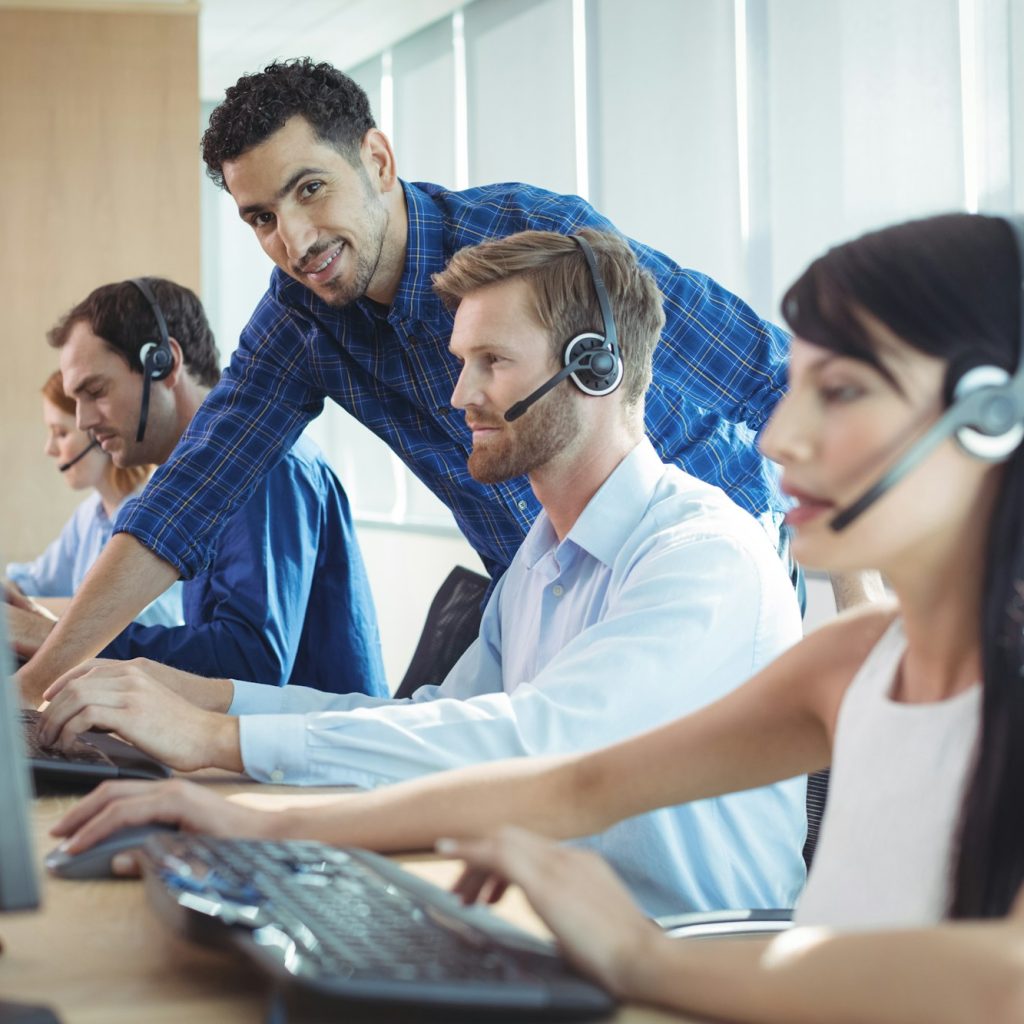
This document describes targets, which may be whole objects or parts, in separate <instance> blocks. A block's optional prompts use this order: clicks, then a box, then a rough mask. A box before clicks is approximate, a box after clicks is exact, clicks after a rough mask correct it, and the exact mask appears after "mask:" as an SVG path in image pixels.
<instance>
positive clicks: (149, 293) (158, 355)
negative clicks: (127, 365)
mask: <svg viewBox="0 0 1024 1024" xmlns="http://www.w3.org/2000/svg"><path fill="white" fill-rule="evenodd" d="M130 283H131V284H133V285H134V286H135V287H136V288H138V290H139V291H140V292H142V297H143V298H144V299H145V300H146V302H147V304H148V305H149V308H150V309H151V310H152V311H153V319H154V320H155V321H156V328H157V331H158V332H159V337H158V338H157V339H155V340H151V341H146V342H143V344H142V345H140V346H139V361H140V362H141V363H142V407H141V408H140V410H139V428H138V430H137V431H136V433H135V441H136V443H139V442H141V441H142V439H143V438H144V437H145V436H146V422H147V421H148V419H149V387H150V384H151V383H152V382H153V381H155V380H163V379H164V378H165V377H167V376H169V375H170V372H171V370H172V369H174V352H173V350H172V349H171V339H170V335H169V334H168V331H167V320H166V319H165V317H164V311H163V310H162V309H161V308H160V303H159V302H158V301H157V298H156V294H155V293H154V291H153V289H152V288H151V287H150V286H149V282H148V281H147V280H146V279H145V278H144V277H133V278H132V279H131V281H130Z"/></svg>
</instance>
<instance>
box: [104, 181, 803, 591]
mask: <svg viewBox="0 0 1024 1024" xmlns="http://www.w3.org/2000/svg"><path fill="white" fill-rule="evenodd" d="M403 187H404V189H405V199H406V204H407V209H408V216H409V234H408V244H407V251H406V261H405V268H404V272H403V275H402V278H401V282H400V285H399V288H398V293H397V295H396V296H395V299H394V301H393V302H392V304H391V306H390V307H389V308H384V307H382V306H379V305H377V304H376V303H374V302H371V301H369V300H367V299H361V300H358V301H356V302H354V303H352V304H350V305H349V306H346V307H345V308H343V309H335V308H331V307H330V306H328V305H327V304H326V303H324V302H323V301H322V300H320V299H319V298H317V296H316V295H314V294H313V292H311V291H310V290H309V289H307V288H305V287H304V286H303V285H302V284H300V283H299V282H297V281H294V280H292V279H291V278H289V277H288V276H286V275H285V274H283V273H281V272H280V271H279V270H275V271H274V273H273V276H272V278H271V284H270V288H269V290H268V292H267V293H266V295H264V297H263V299H262V300H261V302H260V304H259V305H258V306H257V307H256V311H255V312H254V314H253V316H252V319H251V320H250V322H249V324H248V325H247V326H246V328H245V329H244V331H243V332H242V336H241V341H240V344H239V348H238V350H237V351H236V353H235V354H234V356H233V357H232V360H231V366H230V368H229V370H228V371H227V372H226V373H225V374H224V376H223V377H222V379H221V382H220V384H218V385H217V387H215V388H214V389H213V391H212V392H211V393H210V395H209V397H208V398H207V399H206V401H205V402H204V404H203V406H202V408H201V409H200V410H199V412H198V413H197V414H196V416H195V418H194V419H193V421H192V424H191V426H190V427H189V429H188V430H187V431H186V433H185V436H184V438H183V439H182V441H181V443H180V444H179V445H178V447H177V448H176V450H175V452H174V455H173V456H172V457H171V459H170V461H169V462H168V463H167V464H166V465H165V466H162V467H161V468H160V469H159V470H158V471H157V473H156V475H155V476H154V478H153V481H152V482H151V484H150V486H149V487H147V488H146V491H145V494H144V495H143V497H142V498H141V499H140V500H139V501H137V502H134V503H133V504H132V505H131V506H130V507H129V508H128V509H127V510H126V511H125V513H124V514H123V515H122V516H121V517H120V518H119V520H118V523H117V528H118V529H119V530H125V531H127V532H129V533H132V534H134V535H135V536H136V537H137V538H138V539H139V540H140V541H141V542H142V543H143V544H144V545H145V546H146V547H148V548H150V549H152V550H153V551H155V552H156V553H157V554H158V555H159V556H160V557H161V558H163V559H165V560H166V561H168V562H170V563H171V564H173V565H175V566H177V567H178V569H179V570H180V571H181V574H182V576H183V577H185V578H186V579H187V578H189V577H191V576H192V575H194V574H195V573H197V572H200V571H201V570H202V568H203V567H204V566H205V565H206V564H207V562H208V560H209V558H210V554H211V551H212V547H213V543H214V541H215V539H216V536H217V533H218V531H219V530H220V528H221V525H222V524H223V523H224V522H225V521H226V519H227V518H228V516H230V514H231V513H232V511H233V510H234V509H235V508H237V507H238V506H239V505H240V504H241V503H242V502H243V501H244V500H245V498H246V497H247V496H248V495H249V494H250V493H251V491H252V489H253V488H254V487H255V486H256V485H257V483H258V481H259V480H260V479H261V478H262V476H263V475H264V474H265V473H266V472H268V470H269V469H270V467H271V466H272V465H273V464H274V463H275V462H276V461H277V460H278V459H279V458H280V457H281V455H282V454H283V453H284V452H285V451H287V449H288V447H289V446H290V445H291V444H292V443H293V442H294V440H295V438H296V437H298V435H299V433H300V432H301V431H302V429H303V428H304V427H305V425H306V424H307V423H308V422H309V421H310V420H311V419H312V418H313V417H315V416H317V415H318V414H319V413H320V411H321V409H322V407H323V401H324V399H325V398H328V397H329V398H331V399H333V400H334V401H336V402H337V403H338V404H340V405H341V406H343V407H344V408H345V409H347V410H348V411H349V412H350V413H352V414H353V415H354V416H355V417H356V418H357V419H359V420H361V421H362V422H363V423H364V424H366V425H367V426H368V427H369V428H370V429H371V430H372V431H373V432H374V433H375V434H377V435H378V436H379V437H381V438H383V440H384V441H386V442H387V443H388V445H390V447H391V448H392V449H393V450H394V451H395V452H396V453H397V454H398V455H399V457H400V458H402V459H403V460H404V462H405V463H406V464H407V465H408V466H409V468H410V469H411V470H412V472H413V473H415V474H416V476H417V477H419V479H420V480H422V481H423V482H424V483H425V484H426V485H427V487H429V488H430V489H431V490H432V491H433V492H434V493H435V494H436V495H437V496H438V497H439V498H440V499H441V501H443V502H444V503H445V504H446V505H447V506H448V507H449V508H450V509H451V510H452V512H453V514H454V516H455V519H456V521H457V523H458V525H459V527H460V529H461V530H462V532H463V533H464V534H465V536H466V537H467V539H468V540H469V542H470V544H472V546H473V547H474V548H475V549H476V551H477V552H479V554H480V556H481V558H482V560H483V562H484V564H485V565H486V566H487V568H488V570H489V571H490V572H491V574H492V575H493V576H497V575H498V574H499V573H500V572H501V571H502V570H503V569H504V568H505V567H506V566H507V565H508V564H509V562H510V561H511V559H512V556H513V555H514V554H515V552H516V549H517V548H518V547H519V545H520V544H521V543H522V540H523V537H524V536H525V534H526V532H527V530H528V529H529V527H530V524H531V523H532V522H533V520H534V518H535V517H536V515H537V512H538V510H539V508H538V505H537V502H536V500H535V498H534V496H533V493H532V492H531V490H530V487H529V484H528V482H527V481H526V480H525V479H524V478H518V479H515V480H512V481H509V482H508V483H504V484H495V485H484V484H479V483H477V482H476V481H474V480H473V479H472V477H471V476H470V475H469V473H468V471H467V468H466V460H467V457H468V455H469V451H470V448H471V436H470V432H469V431H468V430H467V428H466V424H465V420H464V417H463V416H462V415H461V413H459V412H457V411H456V410H454V409H452V407H451V405H450V399H451V394H452V390H453V388H454V386H455V381H456V379H457V377H458V373H459V366H458V363H457V362H456V360H455V359H454V358H453V357H452V355H451V354H450V353H449V352H448V342H449V338H450V335H451V329H452V315H451V313H449V312H448V311H447V310H446V309H445V308H444V306H443V305H442V303H441V302H440V300H439V299H438V298H437V296H436V295H434V293H433V291H432V289H431V283H430V277H431V274H434V273H436V272H438V271H440V270H442V269H443V268H444V266H445V264H446V263H447V262H448V260H449V259H450V258H451V256H452V255H453V254H454V253H455V252H456V251H457V250H459V249H461V248H463V247H464V246H467V245H474V244H476V243H478V242H481V241H483V240H484V239H486V238H492V237H496V236H504V235H508V234H512V233H513V232H516V231H522V230H526V229H539V230H549V231H559V232H563V233H568V232H573V231H576V230H578V229H579V228H581V227H587V226H589V227H594V228H598V229H605V230H613V225H612V224H611V223H610V222H609V221H608V220H606V219H605V218H604V217H602V216H601V215H600V214H598V213H596V212H595V211H594V209H593V208H592V207H590V206H589V205H588V204H587V203H585V202H584V201H583V200H582V199H579V198H578V197H576V196H560V195H556V194H554V193H551V192H545V191H543V190H542V189H536V188H532V187H530V186H527V185H519V184H502V185H489V186H485V187H482V188H473V189H469V190H467V191H465V192H451V191H447V190H445V189H443V188H440V187H439V186H437V185H429V184H407V183H403ZM633 245H634V249H635V251H636V254H637V258H638V259H639V261H640V263H641V264H642V265H643V266H645V267H647V268H648V269H649V270H651V271H652V273H653V274H654V276H655V278H656V279H657V281H658V285H659V287H660V288H661V291H662V293H663V295H664V305H665V314H666V318H667V322H666V325H665V330H664V332H663V335H662V341H661V343H660V344H659V345H658V347H657V348H656V350H655V353H654V382H653V384H652V386H651V387H650V389H649V390H648V393H647V401H646V413H647V430H648V433H649V435H650V436H651V438H652V439H653V441H654V444H655V447H656V448H657V449H658V452H659V454H660V455H661V457H662V458H663V459H664V460H665V461H667V462H674V463H677V464H678V465H680V466H681V467H682V468H684V469H685V470H687V472H689V473H691V474H692V475H693V476H696V477H698V478H699V479H701V480H706V481H708V482H710V483H713V484H718V485H720V486H721V487H722V488H723V489H724V490H725V491H726V492H727V493H728V494H729V495H730V496H731V497H732V498H733V499H734V500H735V501H736V502H737V503H738V504H739V505H740V506H741V507H743V508H745V509H747V510H748V511H750V512H752V513H753V514H754V515H756V516H760V515H762V514H765V513H769V512H771V511H773V510H774V511H778V510H779V509H781V508H783V507H784V506H783V504H782V502H781V496H780V495H779V493H778V490H777V487H776V482H775V475H774V472H773V470H772V468H771V466H770V464H769V463H767V462H766V461H765V460H764V459H763V458H762V457H761V456H760V454H759V453H758V452H757V450H756V446H755V434H756V432H757V431H758V430H760V428H761V427H762V426H763V425H764V423H765V422H766V420H767V418H768V416H769V414H770V413H771V411H772V409H773V408H774V406H775V403H776V401H777V400H778V398H779V397H780V395H781V394H782V391H783V388H784V384H785V357H786V352H787V349H788V342H787V339H786V336H785V335H784V334H783V333H782V332H781V331H780V330H778V329H777V328H775V327H773V326H772V325H770V324H768V323H766V322H765V321H763V320H761V319H760V318H759V317H758V316H757V315H756V314H755V313H754V312H753V311H752V310H751V309H750V308H749V307H748V306H746V305H745V304H744V303H743V302H741V301H740V300H739V299H737V298H736V297H735V296H734V295H731V294H729V293H728V292H727V291H725V290H724V289H723V288H721V287H720V286H719V285H717V284H716V283H715V282H714V281H712V280H711V279H710V278H708V277H706V276H704V275H703V274H699V273H696V272H695V271H692V270H683V269H681V268H680V267H678V266H677V265H676V264H675V263H673V262H672V261H671V260H670V259H668V258H667V257H666V256H663V255H662V254H660V253H658V252H655V251H654V250H653V249H650V248H648V247H646V246H643V245H639V244H636V243H633ZM585 326H589V327H593V326H596V325H585ZM563 386H565V387H568V386H570V385H568V384H566V385H563Z"/></svg>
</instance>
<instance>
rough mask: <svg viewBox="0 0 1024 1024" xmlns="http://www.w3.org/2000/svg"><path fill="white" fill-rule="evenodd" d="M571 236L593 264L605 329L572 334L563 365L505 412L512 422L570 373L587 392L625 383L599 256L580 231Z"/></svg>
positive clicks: (598, 393)
mask: <svg viewBox="0 0 1024 1024" xmlns="http://www.w3.org/2000/svg"><path fill="white" fill-rule="evenodd" d="M570 237H571V238H572V239H573V241H575V242H576V244H577V245H579V247H580V249H582V250H583V257H584V259H585V260H586V261H587V266H588V267H589V268H590V279H591V280H592V281H593V282H594V291H595V292H596V293H597V304H598V305H599V306H600V307H601V320H602V321H603V333H601V334H597V333H595V332H593V331H584V332H583V333H582V334H577V335H576V336H575V337H574V338H570V339H569V340H568V341H567V342H566V343H565V348H564V349H563V350H562V364H563V365H562V369H561V370H559V371H558V373H556V374H555V375H554V376H553V377H551V378H550V379H549V380H547V381H545V382H544V383H543V384H541V386H540V387H539V388H537V390H536V391H533V392H531V393H530V394H529V395H527V396H526V397H525V398H524V399H523V400H522V401H519V402H516V403H515V405H513V406H511V408H509V409H508V410H507V411H506V412H505V420H506V421H507V422H509V423H511V422H512V421H513V420H517V419H519V417H520V416H522V415H523V413H524V412H526V410H527V409H529V408H530V406H531V405H533V403H534V402H536V401H537V400H538V399H541V398H543V397H544V396H545V395H546V394H547V393H548V392H549V391H550V390H551V389H552V388H553V387H555V386H556V385H558V384H561V382H562V381H563V380H565V378H566V377H570V378H572V382H573V383H574V384H575V385H576V387H578V388H579V389H580V391H582V392H583V393H584V394H587V395H594V396H595V397H600V396H602V395H610V394H611V393H612V392H613V391H614V390H615V389H616V388H617V387H618V386H619V385H620V384H621V383H622V353H621V351H620V349H619V338H618V334H617V332H616V330H615V318H614V317H613V316H612V305H611V302H610V301H609V299H608V292H607V290H606V289H605V286H604V281H603V279H602V278H601V272H600V270H598V268H597V257H596V256H595V255H594V250H593V249H592V248H591V246H590V243H589V242H588V241H587V240H586V239H585V238H583V237H582V236H580V235H571V236H570Z"/></svg>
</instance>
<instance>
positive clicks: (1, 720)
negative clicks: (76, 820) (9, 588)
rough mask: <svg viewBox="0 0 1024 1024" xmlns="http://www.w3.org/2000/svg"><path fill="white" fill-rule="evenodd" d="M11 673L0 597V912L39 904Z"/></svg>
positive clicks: (28, 792) (21, 739)
mask: <svg viewBox="0 0 1024 1024" xmlns="http://www.w3.org/2000/svg"><path fill="white" fill-rule="evenodd" d="M12 674H13V668H12V658H11V648H10V645H9V644H8V642H7V615H6V613H5V608H4V603H3V601H0V808H2V809H3V825H2V826H0V911H4V910H31V909H32V908H34V907H38V906H39V879H38V876H37V874H36V865H35V857H34V856H33V850H32V834H31V832H30V830H29V813H28V805H29V799H30V797H31V789H30V787H29V777H28V762H27V761H26V759H25V747H24V737H23V727H22V724H21V715H20V714H19V710H20V708H19V700H18V692H17V688H16V687H15V685H14V683H13V682H12V679H11V677H12Z"/></svg>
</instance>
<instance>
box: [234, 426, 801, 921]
mask: <svg viewBox="0 0 1024 1024" xmlns="http://www.w3.org/2000/svg"><path fill="white" fill-rule="evenodd" d="M799 637H800V617H799V613H798V610H797V606H796V599H795V596H794V593H793V588H792V586H791V584H790V582H789V580H788V578H787V576H786V573H785V571H784V569H783V567H782V564H781V563H780V561H779V558H778V556H777V555H776V552H775V550H774V548H773V546H772V544H771V543H770V542H769V540H768V537H767V535H766V533H765V531H764V530H763V529H762V528H761V526H760V525H759V524H758V523H757V522H756V521H755V520H754V519H753V518H752V517H751V516H750V515H749V514H747V513H746V512H744V511H742V510H741V509H740V508H739V507H738V506H736V505H735V504H733V502H732V501H730V500H729V499H728V498H727V497H726V496H725V494H724V493H723V492H722V491H720V490H719V489H718V488H717V487H712V486H710V485H708V484H705V483H703V482H701V481H699V480H697V479H695V478H694V477H691V476H689V475H688V474H686V473H684V472H683V471H682V470H680V469H678V468H676V467H673V466H667V465H665V464H663V463H662V462H661V460H660V459H659V458H658V456H657V454H656V452H655V450H654V448H653V446H652V445H651V444H650V443H649V442H648V441H646V440H645V441H643V442H641V443H640V444H639V445H638V446H637V447H636V448H635V449H634V450H633V452H631V453H630V454H629V455H628V456H627V457H626V458H625V459H624V460H623V461H622V463H620V465H619V466H618V467H617V468H616V470H615V471H614V472H613V473H612V475H611V476H610V477H609V478H608V480H607V481H606V482H605V483H604V485H603V486H602V487H601V488H600V490H599V491H598V492H597V494H596V495H595V496H594V497H593V498H592V499H591V501H590V503H589V504H588V505H587V507H586V508H585V509H584V511H583V513H582V515H581V516H580V517H579V519H578V520H577V521H576V523H575V525H574V526H573V527H572V529H571V530H570V532H569V534H568V535H567V536H566V537H565V539H564V540H562V541H561V543H559V541H558V538H557V537H556V535H555V533H554V530H553V528H552V526H551V523H550V521H549V520H548V518H547V516H546V515H545V514H544V513H543V512H542V513H541V514H540V516H539V517H538V519H537V521H536V522H535V523H534V526H533V528H532V529H531V530H530V532H529V534H528V536H527V538H526V540H525V541H524V543H523V545H522V547H521V548H520V550H519V552H518V553H517V554H516V556H515V558H514V559H513V561H512V564H511V565H510V566H509V569H508V571H507V572H506V573H505V575H504V576H503V577H502V578H501V580H500V581H499V583H498V584H497V586H496V587H495V589H494V592H493V594H492V595H491V599H490V601H489V602H488V605H487V608H486V609H485V612H484V616H483V621H482V623H481V628H480V636H479V638H478V639H477V640H476V641H475V642H474V643H473V644H472V646H471V647H470V648H469V650H467V651H466V653H465V654H464V655H463V657H462V658H461V659H460V661H459V662H458V664H457V665H456V666H455V667H454V668H453V669H452V671H451V672H450V673H449V675H448V677H447V679H445V680H444V682H443V683H442V684H441V685H439V686H429V687H424V688H422V689H420V690H419V691H417V693H416V695H415V696H414V697H413V698H411V699H410V700H408V701H394V700H391V701H388V700H380V699H377V700H374V699H369V698H361V697H358V696H355V695H349V696H331V695H329V694H323V693H318V692H315V691H312V690H308V689H305V688H303V687H294V686H289V687H287V688H285V689H284V690H271V689H269V688H267V687H261V686H259V685H253V684H249V683H236V684H235V692H234V699H233V702H232V705H231V712H232V713H234V714H239V715H243V716H245V717H243V718H242V719H241V721H240V740H241V748H242V759H243V761H244V763H245V768H246V771H247V772H249V774H250V775H252V776H254V777H255V778H257V779H260V780H265V781H273V782H289V783H299V784H305V785H317V784H327V783H352V784H355V785H359V786H365V787H373V786H377V785H380V784H383V783H390V782H396V781H399V780H401V779H408V778H413V777H415V776H419V775H424V774H426V773H428V772H435V771H441V770H443V769H448V768H457V767H460V766H464V765H468V764H474V763H478V762H483V761H491V760H495V759H499V758H505V757H516V756H523V755H530V754H545V755H557V754H567V753H572V752H577V751H585V750H591V749H594V748H597V747H601V746H604V745H606V744H609V743H614V742H617V741H619V740H623V739H626V738H627V737H630V736H633V735H636V734H637V733H639V732H642V731H644V730H647V729H651V728H654V727H656V726H659V725H662V724H664V723H665V722H668V721H670V720H671V719H673V718H677V717H679V716H680V715H684V714H687V713H688V712H691V711H693V710H695V709H697V708H699V707H701V706H703V705H705V704H708V703H710V702H711V701H713V700H715V699H717V698H718V697H721V696H722V695H723V694H725V693H727V692H728V691H730V690H732V689H733V688H734V687H736V686H737V685H739V684H740V683H742V682H743V681H744V680H746V679H747V678H748V677H749V676H750V675H751V674H752V673H754V672H755V671H756V670H757V669H758V668H760V667H761V666H762V665H764V664H765V663H766V662H768V661H770V660H771V659H773V658H775V657H776V656H777V655H778V654H780V653H781V652H782V651H783V650H784V649H785V648H786V647H788V646H789V645H791V644H792V643H794V642H795V641H796V640H798V639H799ZM685 770H686V765H685V763H680V765H679V771H685ZM804 794H805V784H804V780H803V778H800V779H794V780H790V781H788V782H785V783H782V784H779V785H775V786H771V787H767V788H764V789H758V790H752V791H748V792H745V793H739V794H733V795H730V796H728V797H722V798H719V799H715V800H707V801H702V802H699V803H694V804H690V805H687V806H683V807H677V808H671V809H666V810H661V811H657V812H654V813H652V814H647V815H643V816H640V817H637V818H632V819H630V820H628V821H625V822H622V823H621V824H619V825H616V826H615V827H613V828H612V829H610V830H609V831H607V832H605V833H604V834H602V835H600V836H597V837H594V838H592V839H589V840H586V841H585V842H586V843H587V845H590V846H592V847H595V848H596V849H598V850H599V851H600V852H602V853H603V854H604V855H605V856H606V857H607V858H608V859H609V860H610V861H611V863H612V864H613V865H614V866H615V867H616V869H617V870H618V871H619V873H620V874H621V875H622V876H623V878H624V879H625V881H626V882H627V884H629V885H630V887H631V888H632V890H633V892H634V894H635V895H636V896H637V898H638V899H639V900H640V901H641V903H642V904H643V906H644V907H645V909H647V911H648V912H650V913H666V912H669V911H681V910H687V909H694V910H703V909H714V908H723V907H765V906H783V907H785V906H791V905H792V903H793V901H794V899H795V897H796V894H797V893H798V891H799V889H800V887H801V885H802V884H803V880H804V865H803V860H802V857H801V848H802V845H803V840H804V833H805V831H806V818H805V810H804ZM497 796H498V798H499V799H500V794H498V795H497Z"/></svg>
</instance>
